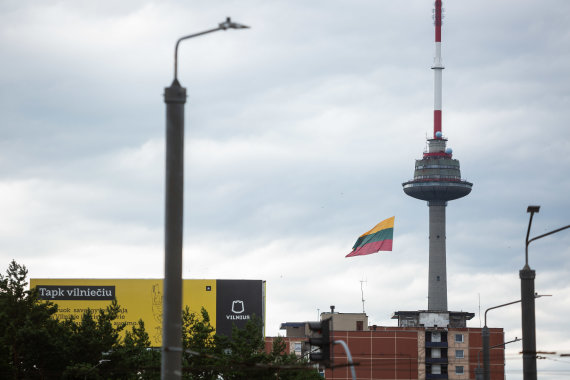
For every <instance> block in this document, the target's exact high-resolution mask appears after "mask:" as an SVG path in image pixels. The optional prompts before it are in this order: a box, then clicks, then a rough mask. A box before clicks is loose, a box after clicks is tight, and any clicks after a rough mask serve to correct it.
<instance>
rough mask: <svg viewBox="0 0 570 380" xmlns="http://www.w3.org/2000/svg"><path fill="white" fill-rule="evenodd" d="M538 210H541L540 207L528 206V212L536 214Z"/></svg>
mask: <svg viewBox="0 0 570 380" xmlns="http://www.w3.org/2000/svg"><path fill="white" fill-rule="evenodd" d="M538 210H540V206H528V208H527V209H526V212H530V213H535V212H538Z"/></svg>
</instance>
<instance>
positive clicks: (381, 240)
mask: <svg viewBox="0 0 570 380" xmlns="http://www.w3.org/2000/svg"><path fill="white" fill-rule="evenodd" d="M394 219H396V217H395V216H393V217H391V218H388V219H386V220H383V221H381V222H380V223H378V224H377V225H376V226H375V227H374V228H373V229H371V230H370V231H368V232H365V233H364V234H362V235H360V237H359V238H358V240H356V243H354V247H352V252H350V253H349V254H348V255H346V257H351V256H364V255H369V254H371V253H375V252H378V251H391V250H392V239H393V237H394Z"/></svg>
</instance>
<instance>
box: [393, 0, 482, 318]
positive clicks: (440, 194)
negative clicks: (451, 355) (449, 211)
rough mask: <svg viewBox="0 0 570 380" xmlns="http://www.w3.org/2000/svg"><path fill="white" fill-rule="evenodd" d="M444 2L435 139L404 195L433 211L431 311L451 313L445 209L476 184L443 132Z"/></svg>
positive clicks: (438, 52) (438, 44) (439, 14)
mask: <svg viewBox="0 0 570 380" xmlns="http://www.w3.org/2000/svg"><path fill="white" fill-rule="evenodd" d="M441 6H442V4H441V0H436V1H435V9H434V11H433V12H434V20H435V58H434V65H433V67H432V69H433V71H434V111H433V136H432V137H431V138H428V140H427V143H428V149H427V152H424V154H423V158H422V159H421V160H416V165H415V170H414V179H413V180H411V181H407V182H404V183H403V184H402V186H403V187H404V192H405V193H406V194H407V195H409V196H410V197H414V198H416V199H421V200H423V201H427V202H428V207H429V281H428V310H429V311H448V309H447V273H446V260H445V256H446V253H445V238H446V236H445V208H446V207H447V202H448V201H451V200H454V199H458V198H462V197H464V196H466V195H467V194H469V193H470V192H471V188H472V186H473V184H472V183H470V182H467V181H464V180H462V179H461V171H460V170H459V161H458V160H456V159H453V158H452V150H451V148H446V145H447V139H446V138H445V137H444V136H443V134H442V132H441V119H442V117H441V108H442V107H441V74H442V71H443V69H444V67H443V64H442V61H441V24H442V8H441Z"/></svg>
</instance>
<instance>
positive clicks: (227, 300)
mask: <svg viewBox="0 0 570 380" xmlns="http://www.w3.org/2000/svg"><path fill="white" fill-rule="evenodd" d="M217 289H218V294H217V297H216V333H217V334H223V335H225V336H231V333H232V326H234V325H235V326H237V327H238V328H243V327H244V326H245V324H246V323H247V321H249V320H251V319H252V318H253V317H254V316H256V317H257V318H258V319H259V320H260V321H261V322H262V323H263V322H264V321H265V281H261V280H217Z"/></svg>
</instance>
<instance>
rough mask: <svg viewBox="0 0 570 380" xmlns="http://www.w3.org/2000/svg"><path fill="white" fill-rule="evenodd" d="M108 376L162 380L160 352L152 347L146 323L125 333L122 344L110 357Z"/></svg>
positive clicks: (140, 379)
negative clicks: (160, 379)
mask: <svg viewBox="0 0 570 380" xmlns="http://www.w3.org/2000/svg"><path fill="white" fill-rule="evenodd" d="M109 360H110V363H109V366H110V369H109V371H108V373H107V375H108V376H109V377H110V378H117V379H139V380H143V379H144V380H146V379H148V380H151V379H159V378H160V351H159V350H158V349H153V348H152V347H151V343H150V339H149V336H148V333H147V332H146V329H145V325H144V321H143V320H142V319H141V320H139V322H138V324H137V325H133V326H132V327H131V330H130V331H129V330H127V331H125V337H124V339H123V341H122V343H121V344H120V345H119V346H118V347H117V348H115V349H114V350H113V352H112V353H111V354H110V355H109Z"/></svg>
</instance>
